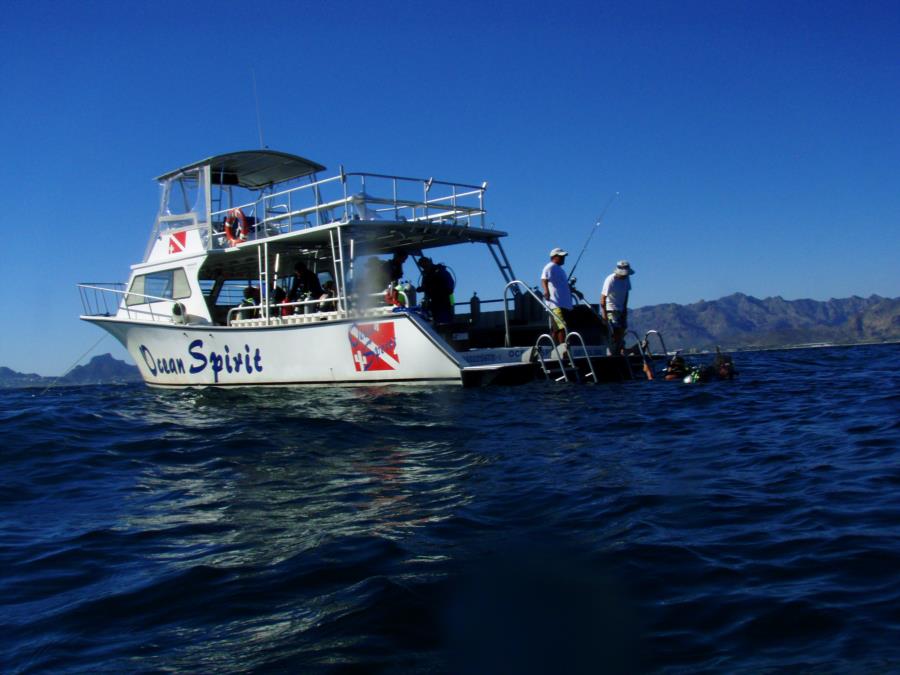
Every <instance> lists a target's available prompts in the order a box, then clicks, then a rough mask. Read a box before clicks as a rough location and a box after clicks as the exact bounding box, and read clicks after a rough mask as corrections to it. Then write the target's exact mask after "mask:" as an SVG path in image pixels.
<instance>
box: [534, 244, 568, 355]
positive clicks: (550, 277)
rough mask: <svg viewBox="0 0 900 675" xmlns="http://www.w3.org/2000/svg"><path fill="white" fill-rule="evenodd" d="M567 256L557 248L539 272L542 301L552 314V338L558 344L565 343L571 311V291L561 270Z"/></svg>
mask: <svg viewBox="0 0 900 675" xmlns="http://www.w3.org/2000/svg"><path fill="white" fill-rule="evenodd" d="M567 255H569V254H568V253H567V252H566V251H564V250H563V249H561V248H559V247H557V248H555V249H553V250H552V251H550V262H548V263H547V264H546V265H545V266H544V270H543V271H542V272H541V285H542V286H543V287H544V300H546V301H547V305H548V306H549V307H550V311H551V312H552V313H553V323H554V325H555V327H556V328H555V330H553V331H552V332H553V337H554V338H556V342H557V343H558V344H563V343H564V342H565V341H566V319H568V318H569V312H571V311H572V291H571V290H570V289H569V278H568V276H566V271H565V270H564V269H563V268H562V266H563V264H564V263H565V262H566V256H567Z"/></svg>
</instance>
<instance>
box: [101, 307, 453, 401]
mask: <svg viewBox="0 0 900 675" xmlns="http://www.w3.org/2000/svg"><path fill="white" fill-rule="evenodd" d="M83 318H84V319H85V320H88V321H90V322H92V323H95V324H97V325H98V326H100V327H101V328H103V329H105V330H107V331H108V332H109V333H111V334H112V335H113V336H114V337H116V338H117V339H118V340H119V341H120V342H121V343H122V344H123V345H124V346H125V348H126V349H127V350H128V352H129V353H130V354H131V357H132V358H133V359H134V361H135V363H136V364H137V366H138V368H139V369H140V371H141V375H142V376H143V378H144V381H145V382H146V383H147V384H149V385H153V386H163V387H190V386H218V387H230V386H258V385H288V384H366V383H374V382H450V383H460V382H461V381H462V378H461V372H460V371H461V367H462V366H464V365H466V363H465V360H464V359H463V358H461V357H460V355H458V354H457V353H456V352H455V351H454V350H452V349H451V348H450V347H449V346H448V345H447V344H446V343H445V342H444V341H443V340H442V339H441V338H440V337H439V336H438V335H437V334H435V333H434V332H433V331H432V330H431V328H430V326H429V325H428V324H427V323H425V322H424V321H422V320H421V319H419V318H418V317H413V316H411V315H409V314H395V315H391V316H386V317H377V318H364V319H358V320H352V319H348V320H340V321H327V322H326V321H323V322H321V323H306V324H299V325H281V326H267V327H249V328H233V327H224V326H208V325H206V326H196V325H195V326H191V325H174V324H162V323H154V322H141V321H132V320H123V319H116V318H100V317H88V316H85V317H83Z"/></svg>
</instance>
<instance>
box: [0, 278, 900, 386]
mask: <svg viewBox="0 0 900 675" xmlns="http://www.w3.org/2000/svg"><path fill="white" fill-rule="evenodd" d="M628 322H629V324H630V327H631V328H632V329H634V330H635V331H636V332H637V333H638V334H639V335H644V333H645V332H646V331H647V330H650V329H656V330H658V331H659V332H660V333H662V335H663V338H664V339H665V342H666V347H667V348H668V349H669V350H670V351H671V350H675V349H683V350H694V351H700V350H704V349H710V350H711V349H714V348H715V347H717V346H718V347H721V348H722V349H725V350H734V349H755V348H771V347H787V346H798V345H804V344H818V343H830V344H852V343H858V342H890V341H900V298H882V297H880V296H877V295H872V296H870V297H868V298H860V297H857V296H853V297H850V298H843V299H839V300H835V299H832V300H825V301H819V300H785V299H784V298H780V297H774V298H765V299H763V300H760V299H758V298H754V297H753V296H751V295H744V294H743V293H735V294H733V295H728V296H726V297H724V298H719V299H718V300H712V301H709V302H707V301H705V300H701V301H700V302H695V303H693V304H690V305H676V304H663V305H652V306H649V307H638V308H635V309H632V310H629V318H628ZM653 346H654V347H655V346H656V345H655V344H654V345H653ZM140 381H141V376H140V374H139V372H138V369H137V367H136V366H132V365H130V364H127V363H125V362H124V361H120V360H118V359H115V358H113V357H112V355H111V354H102V355H100V356H95V357H94V358H92V359H91V360H90V362H88V363H87V364H86V365H83V366H77V367H76V368H73V369H72V370H71V371H70V372H68V373H67V374H66V375H64V376H62V377H42V376H40V375H36V374H34V373H19V372H16V371H14V370H11V369H10V368H6V367H3V366H0V387H46V386H49V385H51V384H57V385H83V384H126V383H129V382H140Z"/></svg>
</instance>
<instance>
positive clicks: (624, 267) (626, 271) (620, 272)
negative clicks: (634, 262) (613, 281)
mask: <svg viewBox="0 0 900 675" xmlns="http://www.w3.org/2000/svg"><path fill="white" fill-rule="evenodd" d="M632 274H634V270H633V269H631V265H630V264H629V262H628V261H627V260H620V261H619V262H617V263H616V276H617V277H627V276H631V275H632Z"/></svg>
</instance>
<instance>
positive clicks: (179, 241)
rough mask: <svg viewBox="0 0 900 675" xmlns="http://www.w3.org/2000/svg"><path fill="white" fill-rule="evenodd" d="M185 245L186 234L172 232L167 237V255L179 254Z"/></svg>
mask: <svg viewBox="0 0 900 675" xmlns="http://www.w3.org/2000/svg"><path fill="white" fill-rule="evenodd" d="M186 244H187V232H173V233H172V234H170V235H169V254H170V255H171V254H172V253H181V252H182V251H184V247H185V245H186Z"/></svg>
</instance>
